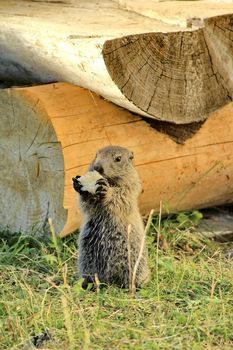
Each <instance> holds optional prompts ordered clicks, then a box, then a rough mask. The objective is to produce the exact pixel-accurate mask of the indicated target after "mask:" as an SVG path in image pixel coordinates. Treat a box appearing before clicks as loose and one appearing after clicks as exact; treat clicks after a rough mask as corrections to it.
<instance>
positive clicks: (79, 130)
mask: <svg viewBox="0 0 233 350" xmlns="http://www.w3.org/2000/svg"><path fill="white" fill-rule="evenodd" d="M109 144H112V145H114V144H119V145H121V146H125V147H128V148H130V149H131V150H132V151H134V153H135V164H136V167H137V170H138V172H139V174H140V177H141V180H142V187H143V192H142V194H141V197H140V209H141V212H142V213H143V214H146V213H148V212H149V211H150V209H151V208H154V209H155V210H157V211H158V210H159V208H160V205H161V202H162V205H163V210H164V211H165V212H173V211H178V210H186V209H189V210H190V209H195V208H203V207H207V206H213V205H217V204H222V203H229V202H232V194H233V181H232V178H233V104H232V103H230V104H228V105H226V106H224V107H222V108H221V109H219V110H218V111H217V112H214V113H212V115H211V117H209V118H208V120H207V121H206V122H205V123H204V124H203V125H202V127H201V128H200V129H199V131H198V132H197V133H196V134H195V135H194V136H193V137H192V138H190V139H188V140H187V141H186V142H185V144H177V143H176V142H175V141H173V140H172V139H171V138H170V137H169V136H167V135H165V134H163V133H160V132H159V131H156V130H155V129H154V128H152V127H151V126H150V125H149V124H148V123H147V122H145V121H144V120H142V118H141V117H140V116H138V115H135V114H132V113H131V112H129V111H127V110H125V109H123V108H121V107H118V106H116V105H114V104H113V103H111V102H108V101H106V100H104V99H103V98H101V97H100V96H98V95H96V94H95V93H92V92H90V91H89V90H86V89H83V88H80V87H77V86H74V85H72V84H67V83H56V84H47V85H41V86H34V87H24V88H11V89H4V90H1V91H0V159H1V164H0V229H5V228H6V227H8V228H9V229H10V231H18V230H23V231H29V230H31V229H32V227H34V229H35V230H38V231H43V230H46V228H47V220H48V218H49V217H51V218H52V219H53V222H54V225H55V229H56V232H57V233H60V234H61V235H62V236H64V235H67V234H68V233H70V232H72V231H74V230H75V229H76V228H78V227H79V223H80V213H79V211H78V209H77V196H76V193H75V191H74V190H73V188H72V177H73V176H75V175H77V174H79V175H82V174H84V173H85V171H86V169H87V167H88V164H89V163H90V161H91V160H92V159H93V157H94V155H95V152H96V150H97V149H98V148H101V147H103V146H106V145H109Z"/></svg>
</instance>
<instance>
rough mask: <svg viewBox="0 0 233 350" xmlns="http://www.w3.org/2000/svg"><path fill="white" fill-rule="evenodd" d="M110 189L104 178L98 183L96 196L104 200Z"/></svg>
mask: <svg viewBox="0 0 233 350" xmlns="http://www.w3.org/2000/svg"><path fill="white" fill-rule="evenodd" d="M108 188H109V183H108V180H106V179H104V178H102V179H99V180H97V181H96V191H95V194H96V195H97V197H99V198H104V197H105V195H106V193H107V191H108Z"/></svg>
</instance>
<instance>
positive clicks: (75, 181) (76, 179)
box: [72, 175, 83, 193]
mask: <svg viewBox="0 0 233 350" xmlns="http://www.w3.org/2000/svg"><path fill="white" fill-rule="evenodd" d="M80 177H81V176H79V175H77V176H76V177H73V178H72V180H73V187H74V189H75V191H77V192H78V193H81V192H82V187H83V186H82V184H81V182H80V181H79V178H80Z"/></svg>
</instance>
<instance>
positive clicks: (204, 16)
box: [0, 0, 233, 124]
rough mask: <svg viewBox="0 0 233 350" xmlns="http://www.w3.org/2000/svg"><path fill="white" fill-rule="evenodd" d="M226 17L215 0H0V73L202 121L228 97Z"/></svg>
mask: <svg viewBox="0 0 233 350" xmlns="http://www.w3.org/2000/svg"><path fill="white" fill-rule="evenodd" d="M212 16H220V17H212ZM232 16H233V4H232V3H227V4H225V3H222V2H221V3H217V2H214V1H212V2H211V1H209V2H207V1H170V2H167V1H165V2H157V1H153V0H147V1H142V0H138V1H130V0H126V1H118V0H117V1H111V0H101V1H97V0H96V1H95V0H79V1H76V0H66V1H53V0H48V1H33V0H32V1H30V0H28V1H24V0H8V1H0V21H1V32H0V52H1V55H0V79H2V80H9V79H12V80H13V81H16V82H20V81H21V82H53V81H67V82H70V83H74V84H77V85H79V86H82V87H85V88H88V89H90V90H92V91H94V92H96V93H98V94H100V95H102V96H104V97H105V98H106V99H108V100H110V101H112V102H114V103H116V104H118V105H120V106H123V107H125V108H127V109H129V110H131V111H133V112H135V113H138V114H141V115H145V116H148V117H151V118H156V119H160V120H165V121H170V122H174V123H177V124H180V123H190V122H193V121H198V120H203V119H205V118H207V117H208V116H209V115H210V114H211V113H212V112H213V111H214V110H217V109H218V108H220V107H221V106H223V105H225V104H227V103H228V102H229V101H230V100H232V98H233V96H232V91H233V78H232V77H233V68H232V65H233V63H232V62H233V49H232V32H233V27H232V26H233V24H232V23H233V20H232Z"/></svg>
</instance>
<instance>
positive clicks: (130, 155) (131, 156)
mask: <svg viewBox="0 0 233 350" xmlns="http://www.w3.org/2000/svg"><path fill="white" fill-rule="evenodd" d="M129 159H130V160H132V159H134V154H133V152H130V154H129Z"/></svg>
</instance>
